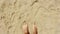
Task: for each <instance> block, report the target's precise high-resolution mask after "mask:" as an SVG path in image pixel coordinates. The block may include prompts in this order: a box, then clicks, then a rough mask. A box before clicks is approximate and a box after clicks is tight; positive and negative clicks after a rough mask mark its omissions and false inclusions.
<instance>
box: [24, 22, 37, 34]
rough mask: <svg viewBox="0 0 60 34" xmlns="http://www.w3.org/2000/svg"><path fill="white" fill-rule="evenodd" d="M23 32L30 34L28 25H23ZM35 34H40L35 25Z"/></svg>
mask: <svg viewBox="0 0 60 34" xmlns="http://www.w3.org/2000/svg"><path fill="white" fill-rule="evenodd" d="M23 32H24V34H30V32H29V29H28V25H27V24H26V23H25V24H24V25H23ZM33 34H38V32H37V26H36V25H35V24H34V25H33Z"/></svg>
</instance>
